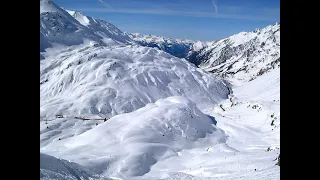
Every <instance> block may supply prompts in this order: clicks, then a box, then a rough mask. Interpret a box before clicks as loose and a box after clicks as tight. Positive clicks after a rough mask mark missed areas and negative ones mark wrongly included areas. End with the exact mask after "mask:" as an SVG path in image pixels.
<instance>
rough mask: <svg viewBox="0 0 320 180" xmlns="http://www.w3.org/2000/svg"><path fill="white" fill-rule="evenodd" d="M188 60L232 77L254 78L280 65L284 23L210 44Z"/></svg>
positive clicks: (192, 54)
mask: <svg viewBox="0 0 320 180" xmlns="http://www.w3.org/2000/svg"><path fill="white" fill-rule="evenodd" d="M201 46H202V44H201ZM201 46H200V47H201ZM186 59H187V60H188V61H190V62H192V63H194V64H195V65H197V66H199V67H200V68H202V69H204V70H206V71H209V72H213V73H215V74H216V75H219V76H222V77H225V78H228V79H229V80H231V79H232V80H239V81H241V82H244V81H251V80H253V79H255V78H256V77H258V76H260V75H262V74H264V73H265V72H268V71H270V70H271V69H274V68H279V67H280V23H276V24H273V25H270V26H267V27H265V28H263V29H256V30H255V31H253V32H241V33H239V34H236V35H233V36H231V37H229V38H226V39H222V40H219V41H213V42H210V43H206V44H205V46H204V47H203V48H198V50H196V51H192V52H191V53H190V54H189V56H188V57H186Z"/></svg>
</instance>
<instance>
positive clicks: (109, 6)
mask: <svg viewBox="0 0 320 180" xmlns="http://www.w3.org/2000/svg"><path fill="white" fill-rule="evenodd" d="M98 1H99V2H100V3H101V4H102V5H104V6H105V7H106V8H111V9H113V7H112V6H111V5H110V4H108V3H106V2H104V1H103V0H98Z"/></svg>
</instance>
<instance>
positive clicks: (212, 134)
mask: <svg viewBox="0 0 320 180" xmlns="http://www.w3.org/2000/svg"><path fill="white" fill-rule="evenodd" d="M279 39H280V24H276V25H272V26H268V27H267V28H264V29H261V30H257V31H255V32H249V33H240V34H237V35H234V36H231V37H229V38H227V39H224V40H220V41H213V42H200V41H198V42H189V41H184V40H172V39H170V38H162V37H155V36H140V35H138V34H129V35H128V33H123V32H122V31H121V30H119V29H118V28H117V27H115V26H113V25H112V24H110V23H108V22H106V21H103V20H98V19H95V18H91V17H88V16H85V15H83V14H82V13H80V12H75V11H70V10H65V9H63V8H60V7H57V6H56V5H55V4H54V3H53V2H52V1H50V0H40V59H41V60H40V179H66V180H71V179H88V180H89V179H101V180H102V179H119V180H159V179H166V180H173V179H190V180H218V179H219V180H231V179H232V180H235V179H252V180H253V179H259V180H270V179H280V167H279V166H277V165H276V163H277V157H278V156H279V154H280V84H279V83H280V50H279V48H280V40H279ZM141 42H145V43H146V44H144V45H143V46H141ZM152 44H154V45H155V47H157V48H151V47H144V46H153V45H152ZM180 45H181V46H183V48H184V45H186V46H188V51H189V50H192V52H196V53H193V54H191V53H190V51H189V52H184V53H187V54H184V56H185V55H187V56H188V57H193V58H195V59H193V60H194V61H193V62H194V63H195V62H199V63H198V65H199V66H200V67H201V68H203V69H204V70H203V69H201V68H197V67H196V66H195V65H194V64H192V63H190V62H188V61H187V60H185V59H183V58H182V59H180V58H177V57H175V56H177V54H179V53H180V51H174V50H173V49H176V47H180ZM172 47H173V49H170V48H172ZM183 48H182V49H183ZM159 49H160V50H159ZM178 49H179V48H178ZM163 50H165V51H167V52H169V53H176V52H179V53H177V54H176V55H175V56H173V55H170V54H169V53H166V52H164V51H163ZM171 50H172V51H171ZM170 51H171V52H170ZM181 52H182V51H181ZM188 53H189V54H188ZM181 55H182V54H181ZM197 58H199V59H197ZM189 60H190V59H189ZM196 64H197V63H196ZM273 67H274V68H273ZM261 69H263V70H261ZM206 71H211V72H215V73H211V72H206ZM267 71H268V73H264V72H267ZM219 76H222V77H219ZM224 77H226V79H224ZM238 81H239V82H241V83H237V82H238Z"/></svg>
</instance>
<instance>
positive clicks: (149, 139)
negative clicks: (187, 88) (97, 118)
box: [41, 96, 226, 178]
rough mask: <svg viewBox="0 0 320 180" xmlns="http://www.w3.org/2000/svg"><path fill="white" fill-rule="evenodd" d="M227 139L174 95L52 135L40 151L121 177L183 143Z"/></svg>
mask: <svg viewBox="0 0 320 180" xmlns="http://www.w3.org/2000/svg"><path fill="white" fill-rule="evenodd" d="M209 136H210V138H208V137H209ZM225 140H226V137H225V135H224V133H223V132H222V131H221V130H219V129H218V128H216V126H215V124H214V121H213V120H212V119H211V118H209V117H208V116H207V115H205V114H203V113H202V112H201V111H200V110H199V109H198V108H197V107H196V105H195V104H194V103H193V102H191V101H190V100H188V99H186V98H184V97H179V96H176V97H169V98H166V99H161V100H158V101H157V102H155V103H154V104H148V105H147V106H145V107H143V108H141V109H138V110H136V111H134V112H131V113H126V114H121V115H117V116H115V117H113V118H111V119H109V120H108V121H106V122H104V123H102V124H99V125H98V126H97V127H95V128H93V129H91V130H88V131H86V132H84V133H83V134H81V135H78V136H74V137H71V138H67V139H63V140H60V141H53V142H51V143H50V144H48V145H47V146H44V147H43V148H41V151H43V152H45V153H50V154H53V155H56V156H59V157H63V158H65V159H69V160H77V163H79V164H81V165H82V166H84V167H86V168H89V169H90V170H92V171H93V172H95V173H98V174H102V175H107V176H115V177H121V178H125V177H134V176H141V175H144V174H146V173H148V172H149V171H150V168H151V166H152V165H154V164H155V163H157V162H158V161H160V160H164V159H167V158H170V157H173V156H178V152H180V151H181V150H183V149H189V148H193V147H197V148H200V147H205V146H207V144H211V145H214V144H217V143H223V142H225Z"/></svg>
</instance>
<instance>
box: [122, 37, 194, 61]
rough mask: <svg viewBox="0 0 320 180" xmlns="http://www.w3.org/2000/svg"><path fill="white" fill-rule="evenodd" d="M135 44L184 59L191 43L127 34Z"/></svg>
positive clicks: (184, 40)
mask: <svg viewBox="0 0 320 180" xmlns="http://www.w3.org/2000/svg"><path fill="white" fill-rule="evenodd" d="M128 34H129V36H130V37H131V39H133V40H134V41H135V42H136V43H137V44H139V45H142V46H146V47H154V48H157V49H160V50H163V51H165V52H167V53H169V54H171V55H173V56H176V57H179V58H184V57H186V56H187V54H188V52H189V51H190V48H191V47H192V45H193V41H191V40H186V39H173V38H167V37H162V36H155V35H141V34H139V33H132V34H130V33H128Z"/></svg>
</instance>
